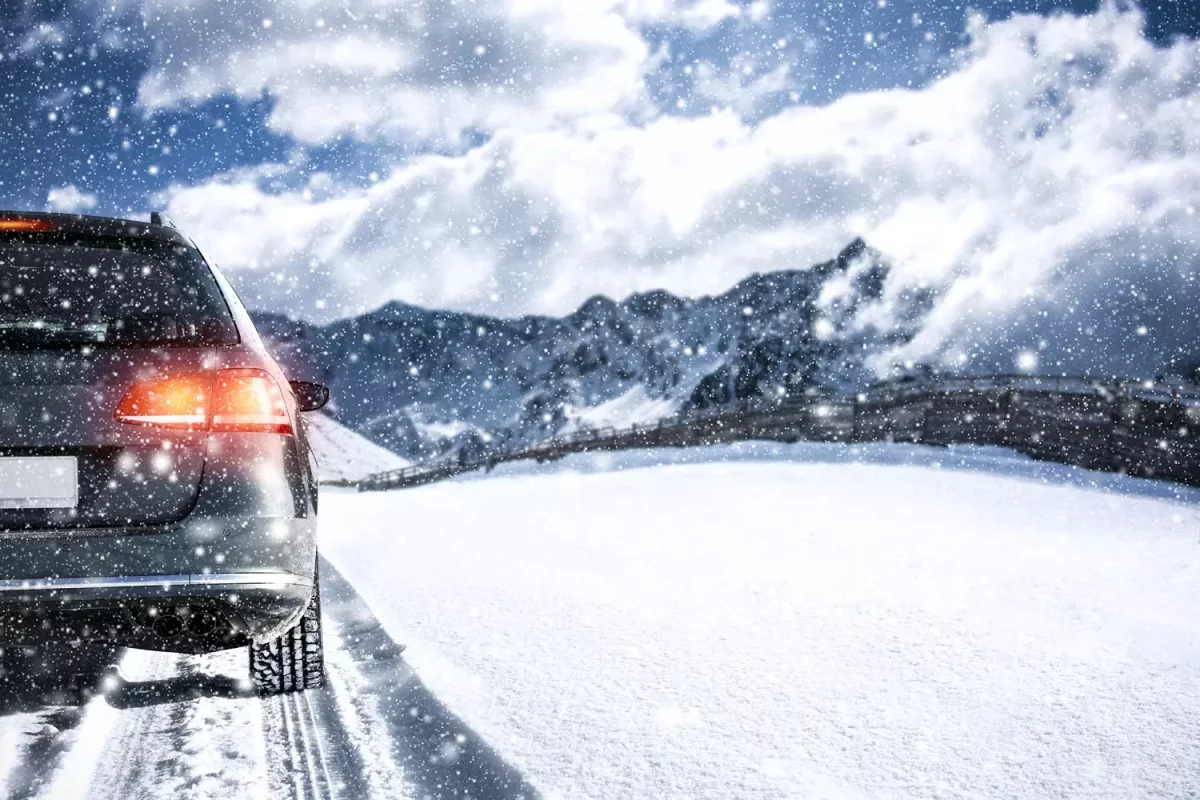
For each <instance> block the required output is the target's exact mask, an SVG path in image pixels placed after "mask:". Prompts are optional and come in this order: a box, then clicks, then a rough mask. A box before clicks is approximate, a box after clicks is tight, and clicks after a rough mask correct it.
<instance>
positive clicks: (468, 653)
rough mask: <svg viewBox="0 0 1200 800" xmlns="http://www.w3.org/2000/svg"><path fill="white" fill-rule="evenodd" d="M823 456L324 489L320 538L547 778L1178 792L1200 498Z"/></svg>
mask: <svg viewBox="0 0 1200 800" xmlns="http://www.w3.org/2000/svg"><path fill="white" fill-rule="evenodd" d="M837 450H840V452H841V453H842V454H843V455H844V456H845V457H844V458H842V459H841V461H840V462H839V460H838V459H837V458H833V457H827V458H824V459H822V461H823V463H789V462H787V461H781V460H771V458H770V454H769V453H768V452H767V451H765V450H759V451H758V452H757V453H756V454H755V453H752V454H749V455H747V453H746V451H745V450H744V449H743V450H741V451H740V452H741V455H742V457H743V458H742V460H735V461H717V462H715V463H694V464H678V465H672V466H660V467H657V468H654V469H642V468H638V466H637V465H636V464H632V463H626V464H625V465H624V466H626V467H628V468H627V469H625V470H624V471H616V472H605V471H603V470H604V467H605V466H606V465H607V466H612V465H614V464H616V463H617V462H619V461H620V459H617V460H616V461H614V460H613V459H612V458H611V457H610V458H609V459H608V460H605V459H604V458H602V457H596V456H593V457H589V458H582V459H578V458H577V459H569V460H568V461H567V462H565V463H566V469H563V468H562V466H559V467H558V468H557V471H550V472H545V473H543V474H540V475H538V474H529V473H526V474H523V475H517V474H509V475H507V476H506V475H505V474H504V473H501V474H499V475H494V476H492V477H489V478H486V479H482V480H463V481H454V482H449V483H443V484H437V485H432V486H428V487H423V488H420V489H411V490H405V491H401V492H395V493H387V494H371V495H355V494H350V493H346V492H330V493H329V494H328V495H327V497H326V500H325V504H326V506H325V509H323V516H324V519H325V520H326V522H325V524H324V526H323V529H322V530H323V539H322V549H323V552H324V553H325V554H326V556H327V557H328V558H330V560H331V561H332V562H333V563H334V564H335V565H336V566H337V568H338V569H339V570H341V572H342V573H343V574H344V575H345V577H346V578H347V579H348V580H349V581H351V582H352V583H353V584H354V586H355V587H356V589H357V590H358V591H359V593H360V594H361V595H362V596H363V598H364V599H365V600H366V602H367V603H368V604H369V605H370V606H371V608H372V610H373V611H374V613H375V614H376V616H377V617H379V619H380V621H381V622H382V623H383V625H384V627H385V628H386V629H387V630H388V632H389V633H390V635H391V636H392V637H393V638H395V639H396V640H397V641H401V642H405V643H407V644H408V645H409V650H408V651H407V653H406V657H407V658H408V660H409V661H410V663H411V664H412V665H413V666H414V668H415V669H416V671H417V673H418V674H419V675H420V676H421V678H422V679H423V680H424V681H425V683H426V684H427V685H428V686H429V687H430V689H431V691H433V692H434V693H435V694H436V695H438V696H439V697H440V698H441V699H442V700H443V701H444V702H446V703H447V704H448V705H449V706H450V707H451V708H452V709H453V710H454V711H455V713H457V714H458V715H459V716H461V717H462V718H463V719H464V720H465V721H466V722H467V723H468V724H469V725H471V726H472V727H473V729H474V730H475V731H476V732H477V734H479V735H480V736H482V737H483V738H484V739H486V740H487V741H489V742H490V743H491V744H492V745H493V746H494V747H496V749H497V750H498V751H499V752H500V753H501V755H503V756H504V757H505V758H507V759H508V760H509V761H511V762H512V763H513V764H515V765H516V766H517V767H518V768H520V769H521V770H523V771H524V773H525V774H526V776H527V777H529V778H530V779H531V780H532V781H533V783H534V784H536V785H537V786H539V788H540V789H541V790H542V791H543V792H544V793H546V794H547V795H549V796H563V797H596V798H616V797H629V798H643V797H682V796H692V797H798V796H799V797H889V796H897V797H905V796H922V797H927V796H933V795H938V796H943V797H966V796H981V795H982V796H1041V797H1044V796H1096V795H1102V796H1112V797H1128V796H1143V795H1149V794H1159V795H1179V794H1184V793H1186V791H1187V790H1188V787H1189V785H1190V783H1191V781H1192V778H1193V777H1194V773H1193V770H1192V768H1191V765H1192V764H1194V755H1195V743H1196V742H1197V741H1200V543H1198V541H1197V540H1198V532H1200V493H1197V492H1196V491H1194V490H1186V489H1183V490H1181V489H1178V487H1172V488H1170V489H1169V491H1170V492H1174V493H1175V494H1176V496H1177V497H1179V498H1182V499H1183V501H1186V502H1181V501H1180V500H1177V499H1163V498H1160V497H1154V496H1149V495H1153V494H1155V493H1156V492H1159V491H1160V490H1159V489H1156V488H1155V487H1157V486H1158V485H1157V484H1154V483H1153V482H1149V481H1136V480H1132V479H1125V478H1121V477H1120V476H1101V477H1102V478H1103V479H1104V480H1105V481H1108V482H1109V484H1110V485H1109V488H1110V489H1115V490H1116V491H1111V490H1110V491H1100V490H1097V489H1095V488H1091V487H1088V486H1086V485H1082V484H1081V483H1080V480H1079V477H1080V475H1081V474H1082V475H1083V476H1087V475H1094V473H1083V471H1071V470H1070V469H1068V468H1061V467H1055V468H1053V469H1051V470H1050V471H1049V472H1046V471H1039V470H1041V467H1040V466H1038V465H1031V464H1028V462H1025V463H1024V464H1022V463H1021V462H1020V461H1019V460H1017V459H1013V458H1009V457H1007V456H1005V455H1004V454H1003V453H1000V454H995V453H987V452H982V453H978V454H976V458H977V461H976V462H975V463H973V464H968V465H966V466H963V464H959V467H960V468H956V469H935V468H932V467H933V465H934V464H937V463H940V462H939V461H937V460H936V459H938V458H944V457H947V454H945V452H944V451H940V453H939V451H930V450H925V449H923V448H913V449H910V450H907V451H906V450H903V449H892V450H886V449H880V450H879V451H878V452H879V453H884V452H886V453H893V454H895V453H898V452H900V453H903V452H908V453H909V456H908V458H909V459H910V460H912V459H918V456H920V454H922V453H924V454H925V457H926V458H927V460H926V463H925V465H917V464H895V465H886V464H881V463H863V459H864V455H863V454H864V453H867V455H870V453H869V451H864V450H862V449H858V450H857V453H858V455H856V456H853V457H852V456H851V455H849V454H851V453H852V452H854V451H852V450H851V448H840V449H837V448H834V449H830V448H826V449H825V450H824V451H821V450H819V449H818V450H811V449H810V450H808V452H809V454H810V455H811V454H812V453H814V452H816V453H820V452H824V453H826V454H827V455H828V454H830V453H833V452H835V451H837ZM697 452H699V453H704V452H705V451H688V453H687V454H682V453H668V454H663V453H659V454H658V457H659V458H660V459H665V460H672V459H678V458H681V457H692V458H695V457H696V453H697ZM776 452H777V454H778V453H803V452H804V450H803V449H801V450H787V449H786V448H783V449H780V450H777V451H776ZM738 453H739V451H738V449H736V448H733V449H729V448H713V449H711V450H709V451H707V454H708V455H709V456H710V457H711V456H713V455H714V454H717V455H726V456H730V455H732V456H737V455H738ZM653 455H654V454H647V453H642V454H629V455H628V456H627V457H628V458H630V459H643V463H648V462H649V461H650V460H651V459H652V458H653ZM918 460H919V459H918ZM967 460H968V461H969V460H970V459H967ZM989 463H990V466H989ZM1164 491H1167V490H1164ZM337 519H341V520H346V522H345V523H343V524H338V523H337V522H331V521H332V520H337ZM350 520H353V522H352V523H351V522H350Z"/></svg>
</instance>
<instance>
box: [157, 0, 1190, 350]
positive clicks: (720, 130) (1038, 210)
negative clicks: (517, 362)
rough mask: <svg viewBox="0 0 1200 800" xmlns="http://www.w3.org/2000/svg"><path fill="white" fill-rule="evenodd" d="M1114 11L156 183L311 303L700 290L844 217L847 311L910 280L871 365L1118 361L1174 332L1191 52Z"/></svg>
mask: <svg viewBox="0 0 1200 800" xmlns="http://www.w3.org/2000/svg"><path fill="white" fill-rule="evenodd" d="M1141 22H1142V20H1141V16H1140V14H1139V13H1138V12H1136V11H1124V12H1122V11H1119V10H1118V9H1117V8H1116V7H1115V6H1113V5H1105V6H1103V7H1102V8H1101V9H1100V10H1099V11H1098V12H1097V13H1095V14H1092V15H1090V16H1071V15H1062V16H1055V17H1049V18H1046V17H1040V16H1016V17H1013V18H1011V19H1009V20H1006V21H1004V22H998V23H993V24H984V23H982V22H980V21H976V22H974V23H972V27H971V30H970V36H971V39H970V44H969V46H968V47H967V48H966V49H965V51H964V53H963V54H962V56H961V59H962V60H961V63H960V64H959V65H958V67H957V68H956V69H955V70H953V71H951V72H950V74H948V75H947V76H946V77H945V78H943V79H941V80H938V81H937V82H934V83H932V84H930V85H928V86H926V87H924V88H922V89H919V90H892V91H881V92H872V93H860V94H852V95H846V96H844V97H842V98H841V99H839V100H837V101H836V102H834V103H832V104H830V105H827V106H824V107H791V108H788V109H786V110H783V111H781V112H779V113H776V114H774V115H772V116H769V117H767V118H765V119H762V120H760V121H757V122H753V123H749V122H746V121H744V120H743V118H742V117H739V116H738V115H737V114H736V113H735V112H734V111H732V110H724V111H720V112H716V113H713V114H710V115H707V116H700V117H691V118H679V117H670V116H660V117H656V118H652V119H649V120H645V121H642V122H631V121H630V118H629V117H628V116H627V115H621V114H613V113H602V112H595V113H589V114H581V115H579V116H576V117H572V118H569V119H567V118H560V119H557V120H556V121H553V122H547V123H544V124H539V125H536V126H521V125H513V126H511V127H501V128H500V129H498V130H497V131H496V132H495V134H494V136H493V138H492V139H491V140H490V141H489V142H488V143H486V144H485V145H483V146H480V147H477V148H475V149H473V150H471V151H469V152H467V153H465V154H464V155H461V156H457V157H444V156H421V157H417V158H414V159H412V160H410V161H407V162H405V163H403V164H401V165H400V166H398V167H397V168H396V169H395V171H393V172H392V173H391V174H390V175H388V176H386V177H385V178H384V179H382V180H381V181H380V182H379V183H377V184H375V185H373V186H370V187H366V188H364V187H359V186H343V185H339V184H338V182H337V180H336V179H335V178H333V177H331V176H318V177H317V178H315V179H314V180H313V181H312V182H311V183H310V185H309V186H308V187H306V188H304V189H303V190H300V189H287V188H284V187H283V186H282V185H280V186H277V185H274V181H275V178H274V177H273V172H272V170H270V169H265V170H258V171H253V172H243V173H237V174H232V175H228V176H223V177H222V178H220V179H217V180H214V181H212V182H209V183H206V184H201V185H198V186H192V187H175V188H173V189H172V190H171V191H170V192H169V193H168V194H167V196H166V197H165V198H164V199H165V201H166V202H167V203H168V205H169V211H170V213H171V214H172V216H173V217H175V218H177V219H179V220H181V221H182V222H184V223H186V224H187V226H188V228H189V230H191V231H192V232H193V233H194V234H195V236H196V238H197V239H198V240H199V241H200V242H201V244H202V245H207V246H209V247H211V248H212V249H213V251H214V252H216V253H217V254H218V256H219V258H220V259H221V260H222V261H224V262H225V264H226V266H227V267H230V268H231V271H233V272H234V273H235V275H236V276H237V277H238V279H239V280H240V281H242V282H244V283H245V285H246V286H248V287H253V288H252V289H251V291H252V292H253V293H254V295H255V296H256V298H257V303H252V304H257V305H261V306H265V307H273V308H277V309H293V310H295V311H297V312H298V313H302V314H306V315H311V316H318V317H319V316H322V315H324V316H326V317H328V316H336V315H340V314H345V313H350V312H353V311H357V310H361V309H363V308H366V307H370V306H374V305H378V304H380V303H382V302H384V301H386V300H388V299H391V298H400V299H405V300H409V301H413V302H420V303H424V304H428V305H434V306H452V307H457V308H471V309H478V310H485V311H493V312H500V313H507V314H519V313H525V312H530V311H544V312H562V311H565V310H567V309H569V308H571V307H572V306H573V305H574V304H576V303H578V302H580V301H581V300H583V299H584V298H585V297H586V296H588V295H590V294H592V293H595V292H597V291H603V292H607V293H609V294H613V295H618V296H621V295H625V294H628V293H629V292H631V291H635V290H640V289H648V288H652V287H658V286H665V287H666V288H669V289H672V290H674V291H677V292H681V293H689V294H695V293H703V292H712V291H718V290H721V289H723V288H725V287H727V286H728V285H730V284H732V283H733V282H734V281H736V280H737V279H739V278H741V277H744V276H745V275H747V274H749V273H751V272H755V271H767V270H772V269H778V268H785V267H800V266H806V265H808V264H810V263H812V262H814V261H817V260H820V259H823V258H827V257H829V256H830V255H831V254H833V253H834V252H836V251H837V250H838V249H839V248H840V247H841V246H842V245H844V244H845V243H846V242H847V241H848V240H849V239H850V238H851V237H853V236H855V235H862V236H864V237H866V238H867V240H868V241H869V242H870V243H871V244H872V245H873V246H874V247H876V248H878V249H880V250H882V251H883V252H884V253H885V254H887V255H888V256H889V257H890V258H891V259H892V261H893V262H894V263H895V265H896V269H895V271H894V273H893V276H892V278H891V280H890V281H889V284H888V286H887V290H886V291H887V293H888V296H889V297H890V298H892V299H893V300H895V301H896V302H895V303H893V304H891V305H888V304H884V305H883V306H882V307H881V310H880V311H879V312H878V316H877V317H876V318H875V319H873V320H868V321H867V322H868V323H869V324H875V325H878V326H880V327H884V328H886V327H888V326H890V325H892V324H895V320H893V319H889V313H890V312H889V309H896V308H900V307H902V306H903V305H904V304H903V303H901V302H899V301H900V298H901V297H903V296H905V295H906V294H907V293H911V292H912V291H913V290H914V289H918V288H922V289H931V290H934V291H936V292H937V302H936V305H935V307H934V310H933V311H932V313H931V314H930V316H929V318H928V319H927V321H926V323H925V325H924V327H923V329H922V331H921V333H920V334H919V335H918V336H917V338H916V339H915V340H914V341H913V342H912V343H911V344H910V345H907V346H905V347H903V348H899V349H897V350H896V351H894V352H892V353H890V354H888V356H887V357H886V358H885V359H882V360H881V361H880V362H879V363H878V364H877V365H876V366H877V367H878V368H879V369H880V370H881V371H883V370H886V369H887V368H888V366H889V365H890V364H892V363H896V362H904V361H907V360H926V359H934V360H939V361H944V362H949V363H954V364H956V365H959V366H966V367H980V368H983V367H984V366H991V367H994V368H999V367H1005V368H1008V367H1011V366H1013V360H1014V359H1015V358H1016V354H1017V353H1018V352H1024V351H1028V350H1036V351H1039V352H1040V356H1039V361H1040V363H1041V364H1042V365H1043V367H1044V368H1050V369H1052V368H1056V367H1061V368H1063V369H1071V368H1076V367H1078V366H1080V365H1083V366H1088V367H1095V368H1097V369H1100V368H1103V369H1111V370H1113V371H1135V372H1136V371H1141V370H1144V368H1146V365H1148V364H1151V363H1160V362H1163V361H1164V359H1165V360H1168V361H1169V360H1170V359H1172V358H1174V357H1176V356H1179V357H1180V358H1182V357H1184V356H1186V354H1187V353H1186V351H1187V350H1188V349H1189V348H1192V350H1191V352H1193V353H1195V352H1196V351H1195V349H1194V348H1196V344H1195V341H1196V339H1197V338H1200V337H1198V335H1197V334H1200V324H1198V323H1197V321H1196V320H1197V317H1196V313H1195V309H1196V308H1198V307H1200V286H1198V285H1197V284H1198V278H1197V264H1198V263H1200V214H1198V213H1197V209H1198V208H1200V126H1197V125H1196V122H1195V121H1196V119H1197V118H1198V117H1200V89H1197V87H1198V86H1200V52H1198V49H1197V45H1196V43H1195V42H1194V41H1191V40H1187V39H1181V40H1179V41H1177V42H1175V43H1174V44H1173V45H1171V46H1170V47H1163V48H1156V47H1154V46H1152V45H1151V44H1150V43H1149V42H1148V41H1146V39H1145V38H1144V37H1143V35H1142V32H1141ZM535 107H540V106H537V105H536V104H535ZM313 295H323V296H324V297H325V299H326V304H325V307H324V308H322V309H314V307H313V305H312V303H311V302H308V301H307V300H306V298H309V297H311V296H313Z"/></svg>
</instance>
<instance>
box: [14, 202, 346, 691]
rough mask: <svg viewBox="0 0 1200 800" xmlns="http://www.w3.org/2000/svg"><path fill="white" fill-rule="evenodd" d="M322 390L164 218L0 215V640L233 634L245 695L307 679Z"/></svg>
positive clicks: (190, 641) (202, 644)
mask: <svg viewBox="0 0 1200 800" xmlns="http://www.w3.org/2000/svg"><path fill="white" fill-rule="evenodd" d="M328 398H329V392H328V389H326V388H325V387H323V386H321V385H319V384H315V383H309V382H303V381H288V380H287V379H286V378H285V376H284V374H283V372H282V370H281V369H280V367H279V365H278V364H277V363H276V362H275V360H274V359H273V358H272V357H271V356H270V354H269V353H268V352H267V351H266V349H265V348H264V346H263V344H262V341H261V340H260V339H259V337H258V335H257V333H256V332H255V329H254V326H253V324H252V323H251V320H250V317H249V315H248V314H247V312H246V309H245V308H244V307H243V305H242V303H241V302H240V300H239V299H238V297H237V295H236V294H235V293H234V291H233V289H232V288H231V287H230V285H229V283H228V282H227V281H226V280H225V278H224V277H223V276H222V275H221V273H220V272H219V271H218V270H217V269H216V268H215V267H214V266H213V265H212V264H210V263H208V262H207V261H206V260H205V258H204V257H203V255H201V253H200V251H199V249H197V247H196V246H195V244H194V243H193V242H192V241H191V240H190V239H189V238H188V237H187V236H185V235H184V234H183V233H182V232H180V231H179V230H177V229H176V228H175V227H174V226H173V225H171V224H170V222H169V221H168V220H166V219H165V218H163V217H162V216H160V215H157V214H155V215H153V216H152V217H151V222H150V223H144V222H136V221H130V220H122V219H108V218H101V217H91V216H79V215H70V214H48V213H25V212H0V646H3V647H4V648H5V650H6V651H11V650H20V649H26V650H28V649H36V648H47V649H51V650H52V649H53V648H55V647H58V648H62V647H64V646H88V645H95V646H97V647H110V648H122V647H128V648H137V649H150V650H160V651H169V652H176V653H193V654H194V653H207V652H213V651H217V650H225V649H232V648H238V647H245V648H247V649H248V653H249V673H250V679H251V680H252V681H253V685H254V687H255V689H256V690H257V691H258V692H259V693H262V694H279V693H284V692H291V691H298V690H304V689H309V688H315V687H317V686H320V685H322V683H323V681H324V661H323V653H322V645H321V615H320V602H321V594H320V581H319V575H318V569H317V540H316V533H317V505H318V495H317V482H316V478H315V469H316V463H315V459H314V456H313V453H312V451H311V449H310V447H309V445H308V441H307V439H306V436H305V425H304V422H303V418H302V416H301V415H302V413H303V412H306V411H312V410H315V409H318V408H320V407H321V406H323V405H324V404H325V403H326V402H327V400H328Z"/></svg>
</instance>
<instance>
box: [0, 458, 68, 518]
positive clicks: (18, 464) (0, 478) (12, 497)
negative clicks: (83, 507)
mask: <svg viewBox="0 0 1200 800" xmlns="http://www.w3.org/2000/svg"><path fill="white" fill-rule="evenodd" d="M78 503H79V463H78V460H77V459H76V458H75V456H47V457H40V458H0V508H74V507H75V506H76V505H77V504H78Z"/></svg>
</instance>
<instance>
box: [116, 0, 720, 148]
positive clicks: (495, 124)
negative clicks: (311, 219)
mask: <svg viewBox="0 0 1200 800" xmlns="http://www.w3.org/2000/svg"><path fill="white" fill-rule="evenodd" d="M703 5H704V6H705V7H707V6H708V5H709V4H708V3H705V4H703ZM622 11H623V6H622V5H621V4H619V3H614V2H605V0H578V2H574V1H573V2H571V3H562V2H559V1H558V0H488V2H483V1H482V0H480V2H470V1H467V2H460V3H453V2H445V0H418V1H417V2H411V3H380V2H374V1H373V0H351V1H350V2H344V0H311V2H305V3H301V4H297V3H295V2H292V1H291V0H247V2H242V3H239V4H238V13H237V14H230V13H228V9H227V4H225V3H223V2H221V1H220V0H192V1H191V2H183V3H181V2H176V1H175V0H149V2H148V3H147V4H146V7H145V9H144V11H143V16H144V20H145V24H146V26H147V33H148V35H149V36H150V37H152V39H153V41H154V42H155V50H154V53H155V55H154V57H153V59H152V65H151V69H150V70H149V71H148V72H147V73H146V75H145V76H144V78H143V79H142V81H141V85H140V89H139V97H138V100H139V102H140V103H141V105H142V106H143V107H145V108H148V109H157V108H163V107H166V106H171V105H175V104H179V103H186V102H196V101H203V100H206V99H209V98H211V97H213V96H214V95H216V94H219V93H222V92H233V93H236V94H237V95H239V96H241V97H243V98H256V97H258V96H260V95H261V94H264V93H269V94H270V96H271V97H272V99H273V100H274V103H275V105H274V110H273V112H272V114H271V117H270V124H271V126H272V127H273V128H275V129H276V130H278V131H282V132H286V133H288V134H291V135H293V136H295V137H296V138H298V139H299V140H301V141H304V142H308V143H315V142H326V141H329V140H331V139H333V138H334V137H336V136H338V135H341V134H350V135H353V136H355V137H358V138H360V139H369V138H373V137H390V138H401V139H416V140H420V141H434V142H445V143H450V144H453V143H456V142H457V141H458V140H459V138H460V136H461V135H462V134H463V133H464V132H466V131H469V130H472V129H482V130H494V129H498V128H503V127H511V126H514V125H521V126H528V125H538V124H546V123H550V122H553V121H555V120H558V119H562V118H574V117H578V116H580V115H588V114H591V113H595V112H597V111H604V112H608V111H611V110H614V109H624V108H628V107H631V106H633V105H635V104H636V103H637V102H638V101H639V99H640V97H641V92H642V73H643V69H644V67H645V65H646V63H647V62H648V60H649V59H650V52H649V50H648V48H647V45H646V43H645V42H644V41H643V40H642V38H641V36H640V35H639V34H638V33H637V31H636V29H635V28H634V27H633V26H632V25H631V23H630V22H629V20H628V19H627V18H626V17H625V16H624V15H623V13H622ZM652 12H653V10H652V9H649V10H647V11H646V14H647V15H651V16H652V15H653V13H652ZM697 13H699V12H697ZM198 21H202V24H200V22H198Z"/></svg>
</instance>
